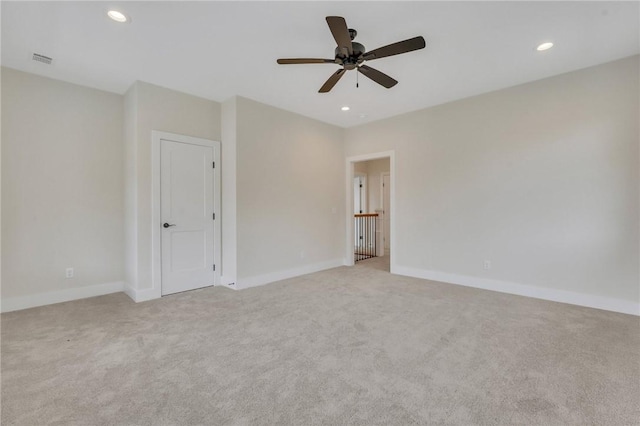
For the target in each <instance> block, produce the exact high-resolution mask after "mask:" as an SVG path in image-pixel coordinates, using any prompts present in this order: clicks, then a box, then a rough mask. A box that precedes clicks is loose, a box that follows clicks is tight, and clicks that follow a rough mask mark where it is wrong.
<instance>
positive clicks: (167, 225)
mask: <svg viewBox="0 0 640 426" xmlns="http://www.w3.org/2000/svg"><path fill="white" fill-rule="evenodd" d="M162 226H164V227H165V228H168V227H170V226H176V225H175V223H166V222H165V223H164V225H162Z"/></svg>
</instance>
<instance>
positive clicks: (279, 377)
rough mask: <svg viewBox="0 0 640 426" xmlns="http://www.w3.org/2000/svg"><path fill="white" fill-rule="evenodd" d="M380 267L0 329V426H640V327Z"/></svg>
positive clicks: (22, 317) (120, 298) (47, 315)
mask: <svg viewBox="0 0 640 426" xmlns="http://www.w3.org/2000/svg"><path fill="white" fill-rule="evenodd" d="M384 262H385V259H373V260H371V261H364V262H362V263H359V264H358V265H357V266H356V267H353V268H345V267H342V268H337V269H333V270H329V271H324V272H320V273H316V274H312V275H307V276H304V277H299V278H295V279H290V280H286V281H282V282H279V283H274V284H270V285H267V286H263V287H258V288H254V289H249V290H244V291H239V292H236V291H232V290H228V289H225V288H208V289H203V290H197V291H192V292H188V293H183V294H178V295H174V296H170V297H165V298H162V299H160V300H156V301H152V302H146V303H141V304H134V303H133V302H131V301H130V300H129V299H128V297H127V296H125V295H124V294H114V295H109V296H102V297H96V298H93V299H86V300H82V301H76V302H69V303H63V304H59V305H54V306H48V307H42V308H36V309H30V310H26V311H21V312H15V313H8V314H2V424H3V425H44V424H56V425H84V426H88V425H196V424H202V425H225V424H240V425H246V424H280V425H288V424H296V425H315V424H327V425H340V424H354V425H372V424H385V425H406V424H451V425H472V424H482V425H494V424H496V425H497V424H501V425H513V424H523V425H567V424H570V425H631V424H638V420H639V419H640V407H639V404H640V381H639V380H640V371H639V370H640V333H639V327H640V321H639V319H638V318H637V317H632V316H628V315H621V314H615V313H611V312H605V311H599V310H594V309H587V308H580V307H576V306H570V305H563V304H559V303H552V302H545V301H540V300H535V299H528V298H524V297H518V296H510V295H505V294H500V293H493V292H488V291H482V290H477V289H470V288H464V287H460V286H455V285H449V284H440V283H434V282H429V281H423V280H418V279H412V278H405V277H394V276H391V275H389V274H388V273H387V272H385V271H384V268H385V266H386V265H384ZM370 266H373V267H370Z"/></svg>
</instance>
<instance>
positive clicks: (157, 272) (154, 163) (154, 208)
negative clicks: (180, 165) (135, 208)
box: [151, 130, 222, 297]
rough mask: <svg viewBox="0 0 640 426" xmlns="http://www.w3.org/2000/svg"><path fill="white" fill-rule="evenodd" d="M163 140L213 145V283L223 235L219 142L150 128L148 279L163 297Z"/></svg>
mask: <svg viewBox="0 0 640 426" xmlns="http://www.w3.org/2000/svg"><path fill="white" fill-rule="evenodd" d="M162 140H168V141H171V142H178V143H184V144H189V145H199V146H206V147H209V148H213V161H215V164H216V166H215V168H214V169H213V211H214V212H215V214H216V219H215V220H214V221H213V247H214V249H213V260H214V263H215V265H216V270H215V271H214V272H213V285H215V286H218V285H220V272H221V269H222V262H221V259H222V244H221V242H222V238H221V230H222V227H221V219H222V209H221V208H220V206H221V204H220V175H221V173H220V142H219V141H213V140H209V139H202V138H196V137H193V136H186V135H178V134H175V133H167V132H160V131H157V130H152V131H151V250H152V252H151V283H152V286H153V288H152V290H153V293H154V295H155V296H156V297H162V230H161V229H160V227H161V224H162V217H161V209H160V194H161V188H160V166H161V164H160V145H161V141H162Z"/></svg>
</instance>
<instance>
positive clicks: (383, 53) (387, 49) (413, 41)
mask: <svg viewBox="0 0 640 426" xmlns="http://www.w3.org/2000/svg"><path fill="white" fill-rule="evenodd" d="M426 45H427V44H426V43H425V41H424V38H422V37H414V38H410V39H408V40H403V41H399V42H397V43H393V44H389V45H387V46H383V47H379V48H377V49H374V50H372V51H371V52H367V53H365V54H364V56H363V58H364V60H365V61H370V60H372V59H380V58H385V57H387V56H393V55H399V54H401V53H407V52H412V51H414V50H419V49H424V47H425V46H426Z"/></svg>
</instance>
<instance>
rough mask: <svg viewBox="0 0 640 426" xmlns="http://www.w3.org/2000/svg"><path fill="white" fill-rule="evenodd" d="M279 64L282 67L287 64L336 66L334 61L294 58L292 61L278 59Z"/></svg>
mask: <svg viewBox="0 0 640 426" xmlns="http://www.w3.org/2000/svg"><path fill="white" fill-rule="evenodd" d="M278 63H279V64H282V65H287V64H335V63H336V61H335V60H334V59H316V58H292V59H278Z"/></svg>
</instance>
